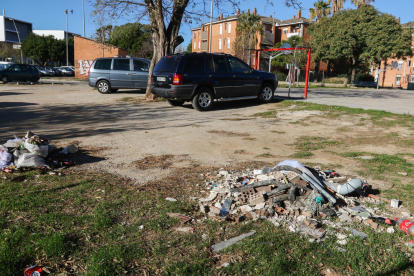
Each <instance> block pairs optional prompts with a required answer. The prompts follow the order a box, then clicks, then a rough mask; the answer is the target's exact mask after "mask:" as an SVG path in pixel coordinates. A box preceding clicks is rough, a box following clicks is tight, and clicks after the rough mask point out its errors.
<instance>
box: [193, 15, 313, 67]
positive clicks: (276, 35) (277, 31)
mask: <svg viewBox="0 0 414 276" xmlns="http://www.w3.org/2000/svg"><path fill="white" fill-rule="evenodd" d="M247 13H250V10H247ZM242 14H243V13H240V10H238V11H237V13H236V14H235V15H232V16H228V17H226V18H223V14H221V15H220V16H219V17H218V18H217V19H216V20H214V21H213V22H212V36H211V52H213V53H227V54H232V55H234V54H235V53H234V47H233V46H234V43H235V41H236V39H237V32H236V29H237V26H238V24H239V19H240V17H241V15H242ZM253 14H256V15H257V9H256V8H254V9H253ZM259 16H260V15H259ZM311 23H312V22H311V21H310V20H309V19H307V18H303V17H302V14H301V11H299V12H298V14H297V16H296V15H294V16H293V17H292V18H291V19H287V20H279V19H276V18H273V17H272V16H269V17H266V16H260V24H262V25H264V29H265V33H264V35H260V34H259V33H256V34H254V36H255V37H256V39H254V38H252V42H251V45H250V46H249V48H251V49H270V48H273V46H274V45H275V44H276V43H278V42H281V41H283V40H287V39H289V38H290V37H291V36H294V35H297V36H299V37H304V38H305V39H309V35H308V34H306V30H307V28H308V26H309V25H310V24H311ZM209 28H210V23H209V22H206V23H204V24H202V25H201V26H200V27H196V28H193V29H191V32H192V45H191V46H192V52H193V53H194V52H195V53H198V52H209V47H210V41H209V39H210V37H209ZM246 54H247V56H248V53H247V52H246ZM269 56H270V52H259V53H258V61H256V60H255V59H256V57H255V52H254V51H251V52H250V64H251V66H252V67H254V66H255V64H256V62H259V64H258V65H259V66H258V68H259V69H261V70H268V68H269ZM247 60H248V58H247Z"/></svg>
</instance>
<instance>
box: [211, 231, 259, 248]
mask: <svg viewBox="0 0 414 276" xmlns="http://www.w3.org/2000/svg"><path fill="white" fill-rule="evenodd" d="M255 233H256V231H252V232H249V233H246V234H243V235H240V236H237V237H235V238H232V239H229V240H227V241H222V242H219V243H217V244H215V245H213V246H212V247H211V249H212V250H213V252H217V251H220V250H222V249H224V248H226V247H229V246H230V245H233V244H235V243H237V242H238V241H241V240H242V239H244V238H247V237H249V236H251V235H254V234H255Z"/></svg>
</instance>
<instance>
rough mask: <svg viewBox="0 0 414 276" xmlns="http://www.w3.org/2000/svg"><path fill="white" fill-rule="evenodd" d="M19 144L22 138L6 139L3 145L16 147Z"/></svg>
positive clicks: (21, 142)
mask: <svg viewBox="0 0 414 276" xmlns="http://www.w3.org/2000/svg"><path fill="white" fill-rule="evenodd" d="M21 144H23V140H22V139H13V140H8V141H7V142H6V144H4V146H5V147H8V148H17V147H19V146H20V145H21Z"/></svg>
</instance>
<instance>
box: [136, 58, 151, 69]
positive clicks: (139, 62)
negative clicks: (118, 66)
mask: <svg viewBox="0 0 414 276" xmlns="http://www.w3.org/2000/svg"><path fill="white" fill-rule="evenodd" d="M134 71H139V72H148V71H149V64H148V62H145V61H142V60H135V59H134Z"/></svg>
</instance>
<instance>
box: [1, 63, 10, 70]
mask: <svg viewBox="0 0 414 276" xmlns="http://www.w3.org/2000/svg"><path fill="white" fill-rule="evenodd" d="M9 67H10V64H0V70H5V69H7V68H9Z"/></svg>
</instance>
